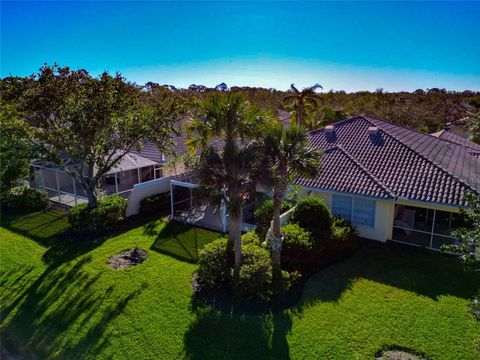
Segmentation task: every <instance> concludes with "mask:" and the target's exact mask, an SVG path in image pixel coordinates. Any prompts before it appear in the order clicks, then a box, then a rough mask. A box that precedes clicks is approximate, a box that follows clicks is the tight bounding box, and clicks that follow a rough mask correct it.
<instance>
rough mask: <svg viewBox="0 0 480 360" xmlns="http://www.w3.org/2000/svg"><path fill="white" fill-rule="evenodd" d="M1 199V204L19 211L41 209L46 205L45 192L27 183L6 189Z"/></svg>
mask: <svg viewBox="0 0 480 360" xmlns="http://www.w3.org/2000/svg"><path fill="white" fill-rule="evenodd" d="M1 201H2V205H3V206H6V207H7V208H10V209H13V210H15V211H20V212H34V211H42V210H45V209H46V208H47V206H48V199H47V194H46V193H44V192H42V191H39V190H37V189H33V188H30V187H28V186H27V185H20V186H15V187H12V188H11V189H8V190H6V191H5V192H4V193H3V194H2V199H1Z"/></svg>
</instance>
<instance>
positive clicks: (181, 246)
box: [144, 220, 222, 263]
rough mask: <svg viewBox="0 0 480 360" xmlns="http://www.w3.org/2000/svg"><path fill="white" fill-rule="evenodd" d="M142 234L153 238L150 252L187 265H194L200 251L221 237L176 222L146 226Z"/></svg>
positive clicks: (155, 222) (217, 234)
mask: <svg viewBox="0 0 480 360" xmlns="http://www.w3.org/2000/svg"><path fill="white" fill-rule="evenodd" d="M144 234H145V235H147V236H151V237H155V242H154V243H153V244H152V246H151V247H150V248H151V249H152V250H155V251H157V252H159V253H162V254H165V255H169V256H172V257H174V258H176V259H177V260H181V261H185V262H189V263H196V262H197V261H198V253H199V252H200V250H202V249H203V248H204V246H205V245H206V244H208V243H209V242H211V241H213V240H215V239H218V238H219V237H221V236H222V234H220V233H217V232H214V231H210V230H206V229H203V228H198V227H195V226H191V225H186V224H182V223H179V222H176V221H170V222H169V223H167V224H165V223H164V221H162V220H156V221H151V222H149V223H148V224H146V225H145V226H144Z"/></svg>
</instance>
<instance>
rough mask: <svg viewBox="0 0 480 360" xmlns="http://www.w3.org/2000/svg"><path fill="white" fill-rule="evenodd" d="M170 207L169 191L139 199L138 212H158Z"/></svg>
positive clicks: (144, 213) (149, 213) (146, 213)
mask: <svg viewBox="0 0 480 360" xmlns="http://www.w3.org/2000/svg"><path fill="white" fill-rule="evenodd" d="M169 208H170V192H165V193H161V194H156V195H152V196H149V197H146V198H144V199H143V200H142V201H140V214H143V215H151V214H158V213H160V212H162V211H164V210H166V209H169Z"/></svg>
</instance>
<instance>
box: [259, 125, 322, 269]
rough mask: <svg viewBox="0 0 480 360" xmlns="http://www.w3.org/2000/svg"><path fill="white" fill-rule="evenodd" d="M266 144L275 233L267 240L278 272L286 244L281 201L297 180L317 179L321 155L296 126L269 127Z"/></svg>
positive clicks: (304, 133) (300, 128)
mask: <svg viewBox="0 0 480 360" xmlns="http://www.w3.org/2000/svg"><path fill="white" fill-rule="evenodd" d="M263 142H264V153H265V155H266V158H267V159H268V161H269V163H270V164H271V176H272V179H273V227H272V232H271V233H269V234H267V240H268V242H269V243H270V246H271V248H272V257H273V262H274V266H275V269H276V270H280V255H281V248H282V240H283V234H282V232H281V230H280V213H281V208H282V201H283V199H284V196H285V194H286V192H287V188H288V185H289V184H290V182H291V180H292V179H293V177H294V176H296V175H303V176H306V177H314V176H316V175H317V173H318V169H319V166H320V161H321V157H322V152H321V151H319V150H316V149H312V148H311V147H309V145H308V138H307V133H306V131H305V129H304V128H302V127H297V126H295V125H292V126H291V127H288V128H283V127H282V126H281V124H280V123H276V124H273V125H271V126H269V127H268V128H267V130H266V131H265V133H264V138H263Z"/></svg>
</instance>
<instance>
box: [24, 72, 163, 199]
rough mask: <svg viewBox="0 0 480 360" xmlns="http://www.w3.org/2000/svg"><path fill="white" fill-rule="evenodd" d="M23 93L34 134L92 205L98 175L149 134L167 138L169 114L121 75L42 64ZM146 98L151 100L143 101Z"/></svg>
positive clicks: (157, 138) (155, 138) (159, 139)
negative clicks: (76, 181)
mask: <svg viewBox="0 0 480 360" xmlns="http://www.w3.org/2000/svg"><path fill="white" fill-rule="evenodd" d="M32 78H33V80H35V81H33V82H32V83H31V85H30V86H29V88H28V89H27V90H26V93H25V118H26V120H27V121H28V123H29V124H31V125H32V128H33V131H34V136H35V137H36V138H37V139H38V140H40V141H41V142H42V143H43V144H44V145H45V146H44V147H45V149H47V150H48V151H49V152H50V153H52V155H56V156H58V158H59V159H58V161H59V164H60V165H62V166H63V168H64V169H65V171H66V172H68V173H70V174H71V175H72V176H74V177H75V178H76V179H77V180H78V182H79V183H80V185H81V187H82V188H83V189H84V190H85V192H86V194H87V196H88V206H89V207H90V208H93V207H95V206H96V205H97V197H98V188H99V187H100V185H101V181H102V176H103V175H105V174H106V173H107V172H108V171H109V170H110V169H112V168H113V167H115V166H116V165H118V164H119V163H120V161H121V160H122V158H123V157H124V156H125V155H126V154H127V153H128V152H129V151H131V150H132V149H134V148H139V147H141V144H142V141H143V140H145V139H147V138H150V139H151V140H153V141H154V142H156V144H157V145H158V146H159V147H160V148H161V149H165V148H167V147H168V145H169V144H170V130H171V125H172V115H170V114H169V116H168V117H167V116H165V113H167V112H168V111H167V110H166V109H164V108H161V110H162V111H160V109H159V107H158V105H159V103H158V101H157V100H155V99H152V98H151V93H150V92H146V93H145V92H142V89H141V88H140V87H138V86H136V85H134V84H131V83H128V82H126V81H125V79H124V78H123V77H122V76H121V75H120V74H116V75H115V76H112V75H110V74H108V73H107V72H104V73H103V74H101V75H100V76H98V77H96V78H94V77H92V76H91V75H90V74H89V73H88V72H87V71H86V70H71V69H70V68H68V67H59V66H57V65H53V66H48V65H45V66H43V67H42V68H41V69H40V71H39V73H38V74H37V75H36V76H32ZM146 100H151V101H150V102H149V101H146Z"/></svg>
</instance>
